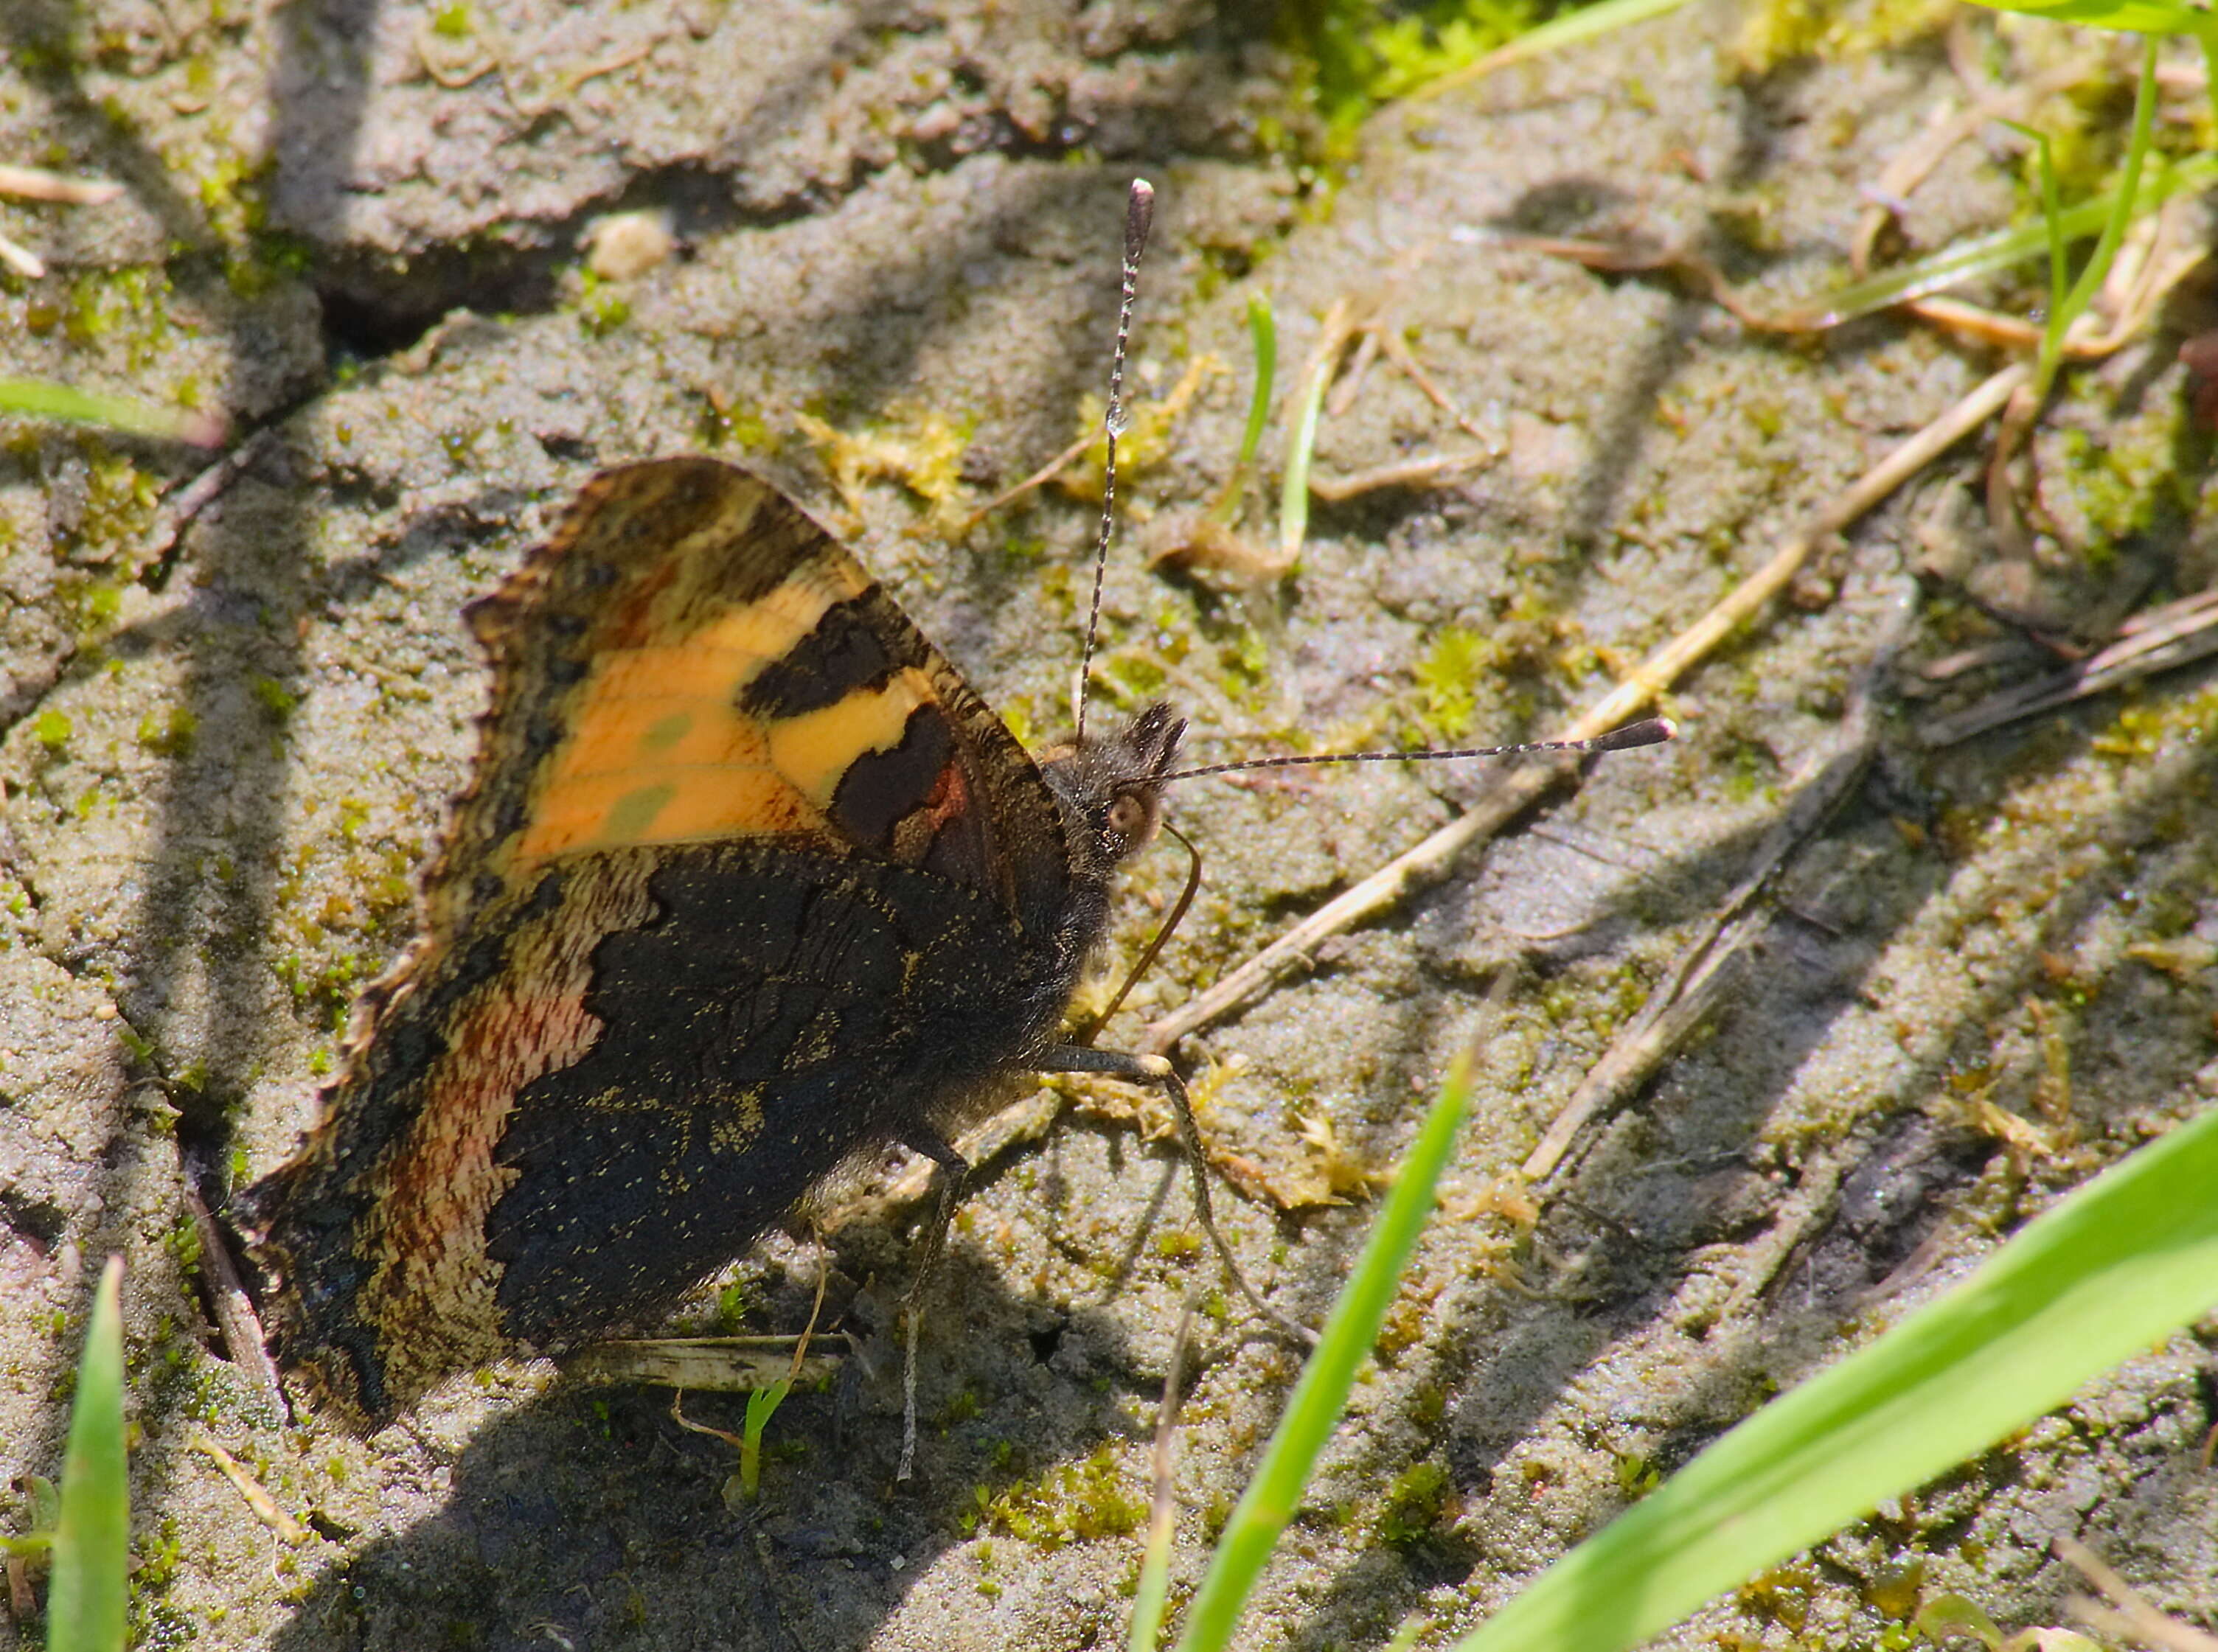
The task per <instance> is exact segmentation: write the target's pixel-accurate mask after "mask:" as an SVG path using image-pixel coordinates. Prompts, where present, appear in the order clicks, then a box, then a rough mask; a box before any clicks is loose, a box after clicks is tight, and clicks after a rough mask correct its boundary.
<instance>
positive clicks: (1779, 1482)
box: [1456, 1112, 2218, 1652]
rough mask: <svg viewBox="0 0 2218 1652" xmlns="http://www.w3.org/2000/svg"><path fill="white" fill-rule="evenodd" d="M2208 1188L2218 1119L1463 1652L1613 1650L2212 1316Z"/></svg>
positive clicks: (1551, 1572) (1905, 1331)
mask: <svg viewBox="0 0 2218 1652" xmlns="http://www.w3.org/2000/svg"><path fill="white" fill-rule="evenodd" d="M2214 1186H2218V1112H2211V1113H2206V1114H2204V1115H2203V1117H2200V1118H2197V1119H2196V1120H2194V1121H2192V1122H2191V1123H2187V1124H2184V1125H2182V1126H2181V1127H2180V1128H2179V1129H2176V1130H2174V1131H2173V1132H2172V1134H2171V1135H2167V1136H2165V1138H2164V1139H2163V1140H2161V1141H2159V1142H2153V1143H2151V1144H2150V1145H2149V1146H2147V1147H2146V1148H2142V1149H2141V1150H2140V1151H2139V1152H2138V1153H2135V1154H2133V1155H2132V1156H2131V1157H2129V1158H2128V1159H2127V1160H2124V1161H2123V1162H2122V1163H2121V1164H2118V1165H2116V1166H2112V1167H2111V1169H2110V1170H2109V1171H2108V1172H2104V1173H2103V1175H2102V1176H2100V1177H2098V1178H2097V1179H2095V1180H2094V1181H2092V1182H2091V1183H2089V1184H2088V1185H2086V1186H2085V1187H2083V1188H2081V1189H2079V1191H2077V1192H2075V1193H2074V1194H2072V1197H2069V1198H2067V1199H2066V1200H2065V1201H2064V1202H2063V1203H2061V1204H2060V1205H2058V1206H2057V1207H2056V1208H2055V1209H2054V1210H2050V1211H2048V1212H2047V1213H2046V1214H2045V1215H2043V1216H2041V1217H2039V1218H2038V1219H2037V1220H2035V1221H2034V1222H2030V1223H2029V1224H2028V1225H2027V1226H2026V1228H2024V1229H2023V1231H2022V1232H2021V1233H2019V1234H2017V1236H2016V1237H2014V1238H2013V1239H2011V1240H2010V1242H2009V1243H2008V1244H2006V1245H2004V1247H2002V1248H2001V1249H2000V1250H1998V1251H1997V1252H1996V1253H1995V1254H1994V1255H1993V1256H1992V1257H1990V1258H1989V1259H1987V1261H1986V1264H1985V1265H1983V1266H1981V1267H1980V1268H1979V1271H1977V1272H1976V1273H1974V1274H1973V1275H1972V1277H1971V1278H1967V1279H1966V1280H1965V1281H1964V1282H1963V1283H1962V1284H1960V1285H1958V1286H1956V1287H1955V1289H1954V1290H1951V1291H1949V1292H1948V1294H1947V1295H1946V1296H1942V1297H1940V1298H1939V1299H1938V1300H1936V1301H1935V1302H1930V1303H1928V1304H1926V1305H1925V1306H1924V1307H1923V1308H1921V1309H1918V1310H1917V1311H1916V1312H1915V1313H1913V1314H1911V1315H1910V1316H1909V1317H1908V1318H1906V1319H1905V1320H1904V1321H1902V1322H1901V1323H1900V1324H1899V1325H1898V1326H1896V1327H1894V1328H1893V1330H1892V1331H1889V1332H1888V1333H1887V1334H1886V1335H1884V1336H1882V1337H1880V1339H1879V1340H1876V1341H1874V1343H1872V1344H1871V1345H1870V1346H1868V1347H1866V1348H1864V1349H1862V1351H1860V1352H1857V1353H1855V1354H1852V1355H1851V1356H1849V1358H1846V1359H1844V1360H1843V1361H1842V1362H1841V1363H1840V1364H1837V1365H1835V1366H1833V1367H1832V1368H1831V1370H1825V1371H1823V1372H1820V1373H1819V1374H1818V1376H1816V1377H1812V1378H1811V1379H1810V1380H1809V1381H1808V1382H1806V1383H1803V1384H1802V1385H1801V1386H1800V1388H1797V1389H1794V1390H1793V1391H1791V1392H1790V1393H1788V1394H1787V1395H1784V1396H1783V1397H1781V1398H1780V1399H1778V1400H1776V1401H1773V1402H1772V1403H1771V1404H1769V1405H1768V1406H1766V1407H1765V1408H1763V1410H1761V1411H1759V1412H1757V1413H1756V1414H1755V1415H1754V1416H1752V1417H1750V1419H1749V1420H1747V1421H1745V1422H1744V1423H1742V1424H1741V1425H1740V1426H1738V1427H1737V1428H1735V1429H1734V1430H1733V1431H1732V1432H1731V1433H1729V1434H1727V1435H1726V1436H1725V1438H1724V1439H1720V1440H1719V1441H1718V1442H1717V1443H1716V1444H1715V1445H1712V1446H1711V1447H1710V1448H1709V1449H1708V1450H1707V1451H1704V1452H1703V1453H1702V1454H1701V1456H1700V1457H1696V1458H1695V1459H1694V1462H1693V1463H1689V1464H1688V1466H1687V1467H1686V1468H1685V1469H1682V1471H1681V1472H1680V1473H1679V1474H1677V1475H1676V1476H1674V1477H1673V1478H1671V1479H1670V1480H1669V1481H1667V1482H1664V1484H1663V1486H1662V1487H1661V1488H1658V1489H1657V1490H1656V1491H1655V1492H1653V1493H1651V1494H1650V1495H1649V1496H1648V1497H1647V1498H1645V1500H1642V1501H1641V1502H1640V1503H1639V1504H1638V1505H1637V1506H1635V1507H1633V1508H1632V1509H1630V1510H1628V1511H1626V1513H1624V1514H1622V1515H1620V1516H1619V1517H1618V1519H1616V1520H1614V1522H1612V1523H1611V1524H1610V1525H1608V1526H1607V1527H1606V1528H1604V1529H1603V1531H1602V1532H1601V1533H1599V1534H1598V1535H1597V1536H1595V1538H1591V1539H1590V1540H1589V1541H1588V1542H1586V1543H1583V1544H1580V1545H1579V1546H1578V1548H1577V1549H1575V1550H1572V1551H1571V1553H1570V1554H1569V1555H1567V1556H1564V1558H1563V1559H1562V1560H1560V1561H1558V1562H1557V1563H1556V1564H1555V1565H1554V1566H1552V1567H1551V1568H1549V1569H1548V1571H1547V1572H1546V1573H1545V1574H1544V1575H1542V1576H1541V1577H1540V1580H1539V1581H1537V1582H1535V1583H1534V1584H1533V1586H1532V1587H1530V1588H1528V1589H1527V1590H1526V1591H1525V1592H1524V1593H1522V1594H1521V1595H1519V1596H1518V1597H1517V1599H1515V1600H1513V1601H1511V1602H1510V1603H1509V1605H1508V1606H1505V1607H1503V1608H1502V1611H1500V1612H1496V1614H1495V1615H1494V1617H1493V1618H1492V1619H1491V1620H1490V1621H1489V1622H1488V1623H1486V1624H1484V1625H1482V1626H1481V1627H1480V1628H1479V1629H1478V1630H1477V1631H1476V1632H1474V1633H1473V1634H1471V1635H1470V1636H1468V1637H1465V1639H1464V1640H1463V1641H1461V1642H1459V1643H1458V1644H1457V1647H1456V1652H1523V1649H1528V1648H1546V1649H1547V1652H1621V1649H1623V1648H1626V1647H1628V1646H1631V1645H1633V1643H1636V1642H1639V1641H1642V1640H1645V1639H1647V1638H1648V1637H1651V1636H1653V1635H1656V1634H1657V1633H1659V1632H1661V1631H1662V1630H1664V1629H1666V1628H1668V1627H1670V1625H1671V1624H1674V1623H1676V1622H1677V1621H1678V1620H1679V1619H1680V1618H1683V1617H1685V1616H1686V1615H1687V1613H1688V1612H1692V1611H1693V1610H1694V1608H1695V1607H1697V1606H1701V1604H1702V1603H1703V1602H1704V1601H1705V1600H1707V1599H1710V1598H1711V1597H1712V1596H1713V1595H1716V1594H1718V1593H1721V1592H1723V1591H1724V1590H1726V1589H1729V1588H1732V1587H1735V1586H1736V1585H1738V1584H1739V1583H1740V1582H1741V1581H1744V1579H1746V1578H1748V1577H1750V1576H1752V1575H1755V1574H1756V1573H1757V1572H1760V1571H1762V1570H1763V1568H1765V1567H1767V1566H1770V1565H1772V1564H1774V1563H1775V1562H1777V1561H1779V1560H1780V1559H1781V1558H1782V1557H1783V1556H1787V1555H1791V1554H1793V1553H1794V1552H1795V1551H1796V1550H1800V1549H1803V1548H1806V1547H1807V1546H1808V1545H1810V1544H1812V1543H1815V1542H1817V1541H1818V1539H1819V1538H1824V1537H1825V1536H1826V1535H1827V1534H1828V1533H1829V1532H1831V1531H1836V1530H1837V1529H1838V1528H1839V1527H1841V1526H1842V1525H1845V1524H1846V1523H1847V1522H1849V1521H1850V1520H1853V1519H1857V1518H1859V1517H1860V1516H1862V1515H1863V1514H1865V1513H1868V1512H1869V1511H1870V1510H1871V1509H1872V1508H1874V1507H1876V1506H1877V1505H1878V1504H1879V1502H1880V1500H1882V1499H1884V1498H1887V1497H1892V1496H1895V1495H1898V1494H1900V1493H1903V1492H1905V1491H1908V1490H1910V1489H1911V1488H1913V1487H1916V1486H1918V1485H1922V1484H1923V1483H1924V1482H1926V1481H1928V1480H1930V1479H1931V1478H1932V1477H1933V1476H1935V1475H1937V1474H1939V1473H1941V1472H1942V1470H1944V1469H1947V1468H1948V1467H1949V1466H1950V1465H1952V1464H1954V1463H1960V1462H1961V1461H1963V1460H1964V1459H1965V1458H1967V1457H1971V1456H1973V1455H1974V1454H1976V1453H1978V1452H1979V1451H1984V1450H1986V1448H1987V1447H1988V1446H1990V1445H1992V1444H1993V1443H1994V1442H1995V1441H1996V1440H1998V1439H2000V1438H2001V1437H2002V1436H2003V1435H2004V1434H2006V1433H2007V1432H2010V1430H2011V1429H2014V1428H2017V1427H2020V1426H2023V1425H2024V1424H2025V1423H2027V1422H2029V1421H2030V1420H2032V1419H2034V1418H2035V1417H2038V1416H2040V1415H2041V1414H2042V1413H2043V1412H2046V1411H2048V1410H2050V1409H2052V1408H2054V1407H2055V1406H2057V1405H2060V1404H2061V1403H2062V1402H2063V1401H2065V1400H2066V1399H2067V1398H2069V1397H2070V1395H2072V1392H2073V1391H2074V1390H2075V1389H2078V1388H2079V1386H2080V1385H2081V1384H2082V1383H2085V1382H2086V1381H2087V1380H2088V1379H2089V1378H2091V1377H2095V1376H2097V1375H2099V1374H2100V1373H2102V1372H2103V1371H2104V1370H2109V1369H2110V1367H2111V1366H2113V1365H2115V1364H2117V1363H2118V1362H2119V1361H2121V1360H2122V1359H2124V1358H2128V1356H2130V1355H2132V1354H2134V1353H2135V1352H2139V1351H2140V1350H2141V1349H2143V1348H2146V1347H2147V1346H2148V1345H2149V1344H2150V1343H2152V1342H2153V1341H2155V1340H2157V1339H2159V1338H2160V1337H2162V1336H2164V1335H2165V1334H2166V1333H2169V1332H2171V1331H2172V1330H2175V1329H2177V1328H2178V1327H2179V1326H2181V1325H2183V1324H2185V1323H2187V1322H2188V1321H2190V1320H2193V1319H2195V1318H2196V1316H2198V1315H2201V1314H2203V1313H2204V1312H2206V1311H2208V1310H2209V1309H2210V1307H2211V1306H2212V1305H2213V1304H2214V1303H2218V1200H2214V1199H2213V1198H2212V1197H2210V1190H2211V1188H2212V1187H2214Z"/></svg>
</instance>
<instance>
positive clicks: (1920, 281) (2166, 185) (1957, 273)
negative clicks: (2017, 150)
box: [1813, 155, 2218, 326]
mask: <svg viewBox="0 0 2218 1652" xmlns="http://www.w3.org/2000/svg"><path fill="white" fill-rule="evenodd" d="M2213 183H2218V155H2197V156H2196V157H2194V158H2192V159H2190V160H2186V161H2183V162H2181V163H2180V164H2178V165H2177V166H2173V167H2172V168H2170V169H2169V170H2165V171H2163V172H2160V173H2159V175H2158V176H2156V177H2155V178H2154V179H2153V180H2151V182H2150V183H2149V185H2148V187H2147V188H2146V189H2141V190H2140V191H2139V195H2140V199H2139V200H2138V201H2137V202H2136V203H2135V210H2136V212H2138V213H2150V212H2154V211H2155V210H2156V209H2157V208H2158V207H2161V206H2162V205H2164V203H2165V201H2169V200H2171V199H2172V197H2173V196H2174V195H2180V194H2182V193H2184V192H2185V191H2187V190H2190V189H2208V188H2209V186H2210V185H2211V184H2213ZM2120 194H2121V191H2119V190H2117V189H2110V190H2106V191H2105V192H2104V193H2103V194H2102V195H2097V196H2096V197H2095V198H2094V199H2093V200H2091V201H2081V202H2080V203H2079V205H2078V206H2076V207H2066V208H2065V210H2064V211H2062V212H2060V213H2058V214H2057V215H2056V216H2055V218H2054V220H2045V221H2043V222H2041V223H2037V224H2024V225H2020V226H2017V228H2015V229H2007V230H1997V231H1995V232H1993V233H1992V234H1988V235H1980V236H1975V237H1973V238H1972V239H1970V240H1968V241H1961V242H1959V243H1957V244H1955V246H1951V247H1944V248H1942V250H1941V251H1939V252H1936V253H1935V254H1934V255H1933V256H1932V257H1930V258H1920V259H1919V260H1918V262H1917V263H1908V264H1905V265H1903V266H1902V267H1901V268H1900V269H1890V270H1888V271H1887V273H1886V274H1885V275H1876V276H1874V277H1873V278H1872V279H1871V280H1869V281H1862V282H1856V283H1855V284H1854V285H1852V286H1849V287H1843V288H1841V289H1840V290H1839V291H1838V292H1836V293H1830V294H1826V295H1825V297H1823V298H1821V299H1819V300H1818V301H1817V304H1816V305H1815V306H1813V309H1814V311H1815V315H1814V317H1813V320H1814V323H1815V325H1827V326H1831V325H1839V324H1840V323H1841V322H1843V321H1849V320H1852V319H1855V318H1856V317H1857V316H1860V315H1868V314H1870V313H1871V312H1873V311H1874V310H1883V309H1885V308H1886V307H1887V306H1888V305H1890V304H1900V303H1904V302H1905V301H1906V300H1910V299H1914V298H1924V297H1925V296H1926V295H1927V294H1931V293H1938V292H1941V291H1942V290H1943V289H1944V288H1950V287H1955V286H1956V285H1958V284H1959V283H1960V282H1967V281H1970V280H1972V279H1973V278H1974V277H1976V276H1979V275H1992V274H1993V273H1994V272H1996V271H1997V270H2001V269H2009V268H2010V267H2011V266H2012V265H2013V264H2017V263H2023V262H2024V261H2025V260H2026V259H2028V258H2031V257H2036V256H2037V255H2039V254H2041V253H2042V252H2044V251H2047V250H2048V244H2049V236H2050V233H2051V231H2050V224H2051V223H2052V222H2053V223H2054V226H2055V232H2056V233H2057V234H2059V235H2060V236H2061V237H2062V238H2064V239H2065V240H2066V241H2076V240H2079V239H2081V238H2084V237H2086V236H2090V235H2097V234H2100V233H2101V232H2102V230H2103V226H2105V225H2107V224H2108V223H2109V222H2110V214H2111V213H2113V212H2114V211H2115V210H2116V207H2117V202H2118V198H2119V195H2120Z"/></svg>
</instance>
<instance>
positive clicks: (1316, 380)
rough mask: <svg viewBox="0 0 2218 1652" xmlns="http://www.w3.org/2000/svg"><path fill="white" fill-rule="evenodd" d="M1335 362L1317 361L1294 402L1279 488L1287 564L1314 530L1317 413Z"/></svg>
mask: <svg viewBox="0 0 2218 1652" xmlns="http://www.w3.org/2000/svg"><path fill="white" fill-rule="evenodd" d="M1332 369H1333V363H1332V362H1329V361H1321V362H1316V363H1314V365H1313V366H1312V368H1311V370H1310V374H1309V376H1308V377H1307V378H1306V379H1304V381H1302V389H1301V399H1299V400H1298V402H1296V403H1295V405H1294V424H1293V428H1292V430H1291V431H1289V432H1288V434H1287V436H1286V480H1285V481H1284V483H1283V484H1282V485H1281V486H1280V487H1279V563H1280V565H1281V566H1284V567H1286V568H1292V566H1294V560H1295V559H1296V558H1298V556H1300V555H1301V554H1302V541H1304V540H1305V539H1307V538H1308V537H1309V534H1310V459H1311V458H1313V457H1314V456H1315V455H1316V453H1317V416H1318V415H1319V414H1320V413H1322V412H1323V411H1324V393H1325V391H1326V390H1327V389H1328V388H1329V387H1330V385H1331V383H1332Z"/></svg>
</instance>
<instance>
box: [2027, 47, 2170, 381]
mask: <svg viewBox="0 0 2218 1652" xmlns="http://www.w3.org/2000/svg"><path fill="white" fill-rule="evenodd" d="M2156 47H2157V38H2156V36H2155V35H2153V34H2152V35H2150V36H2149V38H2148V40H2147V41H2146V42H2145V43H2144V45H2143V48H2142V51H2141V84H2139V85H2138V86H2137V87H2136V88H2135V89H2134V127H2133V137H2132V138H2131V139H2129V140H2128V143H2127V145H2126V164H2125V165H2124V166H2123V167H2122V169H2121V170H2120V175H2119V178H2118V187H2117V188H2116V189H2115V190H2113V191H2112V192H2111V193H2112V195H2113V197H2114V203H2113V205H2112V207H2111V210H2110V214H2109V216H2108V217H2107V218H2105V219H2104V220H2103V232H2102V234H2101V236H2100V237H2098V238H2097V240H2096V242H2095V251H2093V252H2092V253H2091V254H2090V255H2088V258H2087V262H2086V263H2085V266H2084V267H2082V269H2080V271H2079V280H2077V281H2075V282H2072V290H2071V291H2070V292H2069V293H2066V294H2064V296H2063V297H2062V298H2060V299H2059V300H2057V302H2056V304H2055V306H2054V307H2053V308H2052V309H2051V310H2050V311H2049V312H2048V326H2047V327H2046V328H2044V329H2043V330H2042V332H2041V356H2040V358H2039V360H2038V361H2036V362H2035V364H2034V369H2033V392H2032V394H2033V400H2034V405H2035V406H2038V405H2040V404H2041V403H2042V402H2043V401H2045V400H2047V399H2048V388H2049V387H2050V386H2051V385H2053V384H2054V383H2055V382H2056V370H2057V368H2060V367H2061V366H2062V365H2063V362H2064V335H2065V334H2066V332H2068V331H2070V330H2071V327H2072V323H2073V322H2075V321H2077V320H2078V319H2079V317H2080V316H2081V314H2082V313H2083V312H2085V310H2086V308H2087V306H2088V305H2089V304H2091V302H2093V301H2094V297H2095V294H2096V293H2097V292H2098V291H2099V290H2100V289H2101V288H2102V285H2103V282H2104V281H2106V280H2107V279H2109V277H2110V265H2111V263H2113V262H2114V261H2116V258H2117V256H2118V245H2119V244H2120V243H2121V242H2122V241H2123V240H2124V239H2125V238H2126V229H2127V226H2128V225H2130V224H2131V223H2132V222H2133V221H2134V197H2135V196H2136V195H2139V194H2140V193H2141V165H2142V163H2143V162H2145V161H2147V158H2148V152H2149V128H2150V126H2151V123H2152V122H2153V121H2154V119H2155V116H2156ZM2041 164H2042V167H2043V169H2044V177H2047V176H2048V173H2047V171H2046V168H2047V166H2048V146H2047V145H2042V148H2041ZM2046 215H2047V216H2048V219H2049V220H2050V221H2051V222H2052V223H2053V222H2054V220H2055V218H2056V192H2055V189H2054V183H2053V182H2051V183H2050V184H2049V187H2048V213H2047V214H2046ZM2051 239H2052V242H2053V243H2054V244H2057V245H2059V246H2060V245H2061V244H2062V242H2061V238H2060V237H2057V236H2055V235H2054V233H2053V232H2052V236H2051ZM2058 256H2061V255H2058Z"/></svg>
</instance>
